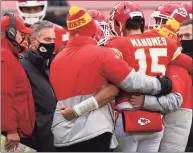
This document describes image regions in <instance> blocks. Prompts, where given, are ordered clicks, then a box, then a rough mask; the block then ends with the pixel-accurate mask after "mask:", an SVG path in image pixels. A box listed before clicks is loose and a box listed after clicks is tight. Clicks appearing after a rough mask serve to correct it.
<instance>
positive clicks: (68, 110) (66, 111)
mask: <svg viewBox="0 0 193 153" xmlns="http://www.w3.org/2000/svg"><path fill="white" fill-rule="evenodd" d="M60 113H61V114H62V115H63V116H64V118H65V119H66V120H69V121H70V120H72V119H74V118H76V114H75V112H74V110H73V108H72V107H70V106H63V107H61V108H60Z"/></svg>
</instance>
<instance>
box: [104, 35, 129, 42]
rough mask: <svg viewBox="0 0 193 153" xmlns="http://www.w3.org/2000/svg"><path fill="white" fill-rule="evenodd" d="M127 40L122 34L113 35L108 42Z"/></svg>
mask: <svg viewBox="0 0 193 153" xmlns="http://www.w3.org/2000/svg"><path fill="white" fill-rule="evenodd" d="M125 40H126V37H122V36H119V37H112V38H110V39H109V40H108V41H107V43H114V42H123V41H125Z"/></svg>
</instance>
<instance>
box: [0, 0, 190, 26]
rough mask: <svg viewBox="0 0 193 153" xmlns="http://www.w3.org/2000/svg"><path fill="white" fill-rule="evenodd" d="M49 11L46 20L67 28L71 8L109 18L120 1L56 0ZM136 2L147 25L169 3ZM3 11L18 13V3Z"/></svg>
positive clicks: (8, 4)
mask: <svg viewBox="0 0 193 153" xmlns="http://www.w3.org/2000/svg"><path fill="white" fill-rule="evenodd" d="M48 2H49V4H48V9H47V14H46V17H45V19H46V20H49V21H52V22H54V23H56V24H58V25H61V26H64V27H65V26H66V22H65V20H66V15H67V13H68V10H69V7H70V6H72V5H75V6H79V7H83V8H86V9H97V10H101V11H103V12H104V13H105V14H106V15H107V16H108V15H109V12H110V10H111V9H112V7H113V6H114V5H115V4H116V3H117V2H119V1H102V0H101V1H65V0H54V1H48ZM134 2H136V3H137V4H138V5H139V6H140V7H141V8H142V9H143V11H144V14H145V18H146V25H147V24H148V20H149V17H150V15H151V13H152V12H153V11H154V9H155V8H156V7H158V6H159V5H160V4H162V3H165V2H168V1H156V0H155V1H134ZM171 2H183V3H192V1H171ZM1 11H2V14H3V13H4V12H5V11H12V12H16V2H15V1H7V0H4V1H1Z"/></svg>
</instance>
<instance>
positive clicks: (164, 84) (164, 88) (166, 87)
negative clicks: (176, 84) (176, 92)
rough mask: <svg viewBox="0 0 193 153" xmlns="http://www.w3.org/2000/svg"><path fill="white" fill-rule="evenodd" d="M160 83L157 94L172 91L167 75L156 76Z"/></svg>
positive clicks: (160, 94)
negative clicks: (159, 89)
mask: <svg viewBox="0 0 193 153" xmlns="http://www.w3.org/2000/svg"><path fill="white" fill-rule="evenodd" d="M156 78H157V79H158V80H159V81H160V83H161V92H160V93H159V95H158V96H162V95H166V94H169V93H171V91H172V82H171V81H170V80H169V79H168V78H167V77H162V78H161V77H159V76H157V77H156Z"/></svg>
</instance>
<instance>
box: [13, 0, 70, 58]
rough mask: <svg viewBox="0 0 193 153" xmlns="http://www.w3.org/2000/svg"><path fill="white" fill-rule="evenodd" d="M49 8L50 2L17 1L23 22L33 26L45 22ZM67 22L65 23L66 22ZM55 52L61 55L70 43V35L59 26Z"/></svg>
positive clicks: (38, 0) (17, 7) (37, 0)
mask: <svg viewBox="0 0 193 153" xmlns="http://www.w3.org/2000/svg"><path fill="white" fill-rule="evenodd" d="M47 6H48V1H44V0H43V1H42V0H41V1H40V0H35V1H27V0H19V1H16V9H17V12H18V14H19V16H20V18H21V19H22V20H23V22H24V23H25V24H26V25H28V26H31V25H33V24H34V23H36V22H38V21H40V20H43V19H44V17H45V15H46V10H47ZM64 22H65V21H64ZM55 35H56V40H55V51H54V54H57V53H59V52H60V51H62V50H63V48H64V47H65V45H66V43H67V41H68V33H67V30H65V29H64V28H63V27H61V26H59V25H55Z"/></svg>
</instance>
